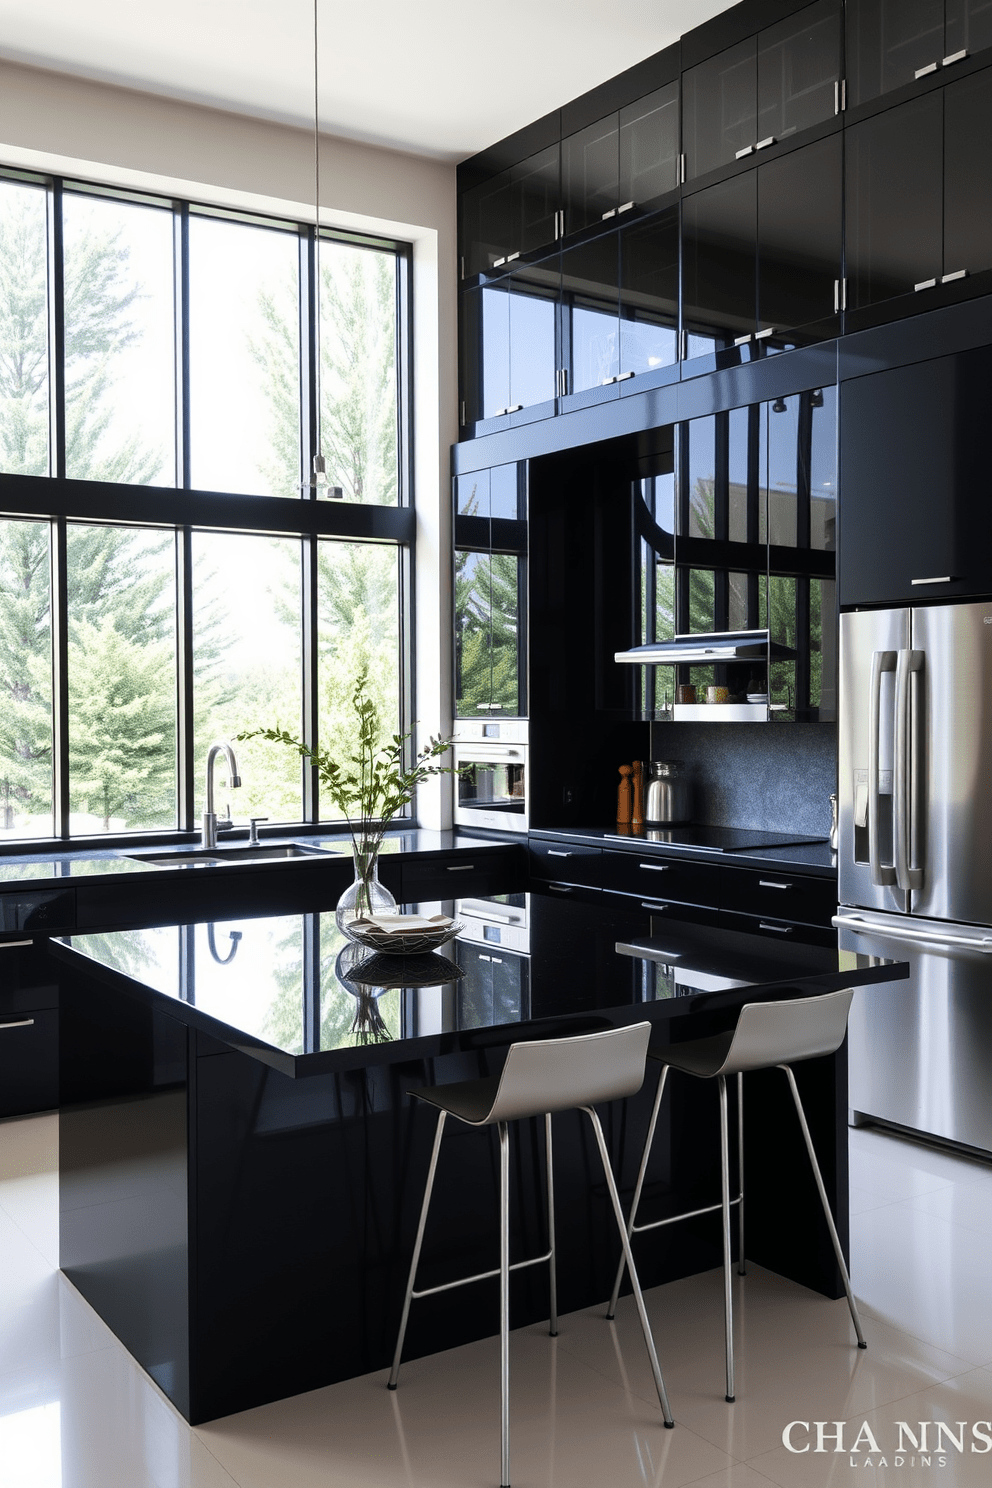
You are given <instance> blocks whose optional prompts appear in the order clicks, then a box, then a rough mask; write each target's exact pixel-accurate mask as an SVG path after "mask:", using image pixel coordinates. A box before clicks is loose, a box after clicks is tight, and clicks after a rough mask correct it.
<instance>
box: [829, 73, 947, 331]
mask: <svg viewBox="0 0 992 1488" xmlns="http://www.w3.org/2000/svg"><path fill="white" fill-rule="evenodd" d="M942 120H943V99H942V96H941V94H940V93H939V92H936V93H928V94H926V95H925V96H924V97H922V98H916V99H913V100H912V102H910V103H904V104H902V105H901V106H900V107H898V108H894V109H889V110H888V111H887V112H886V113H883V114H876V115H875V116H874V118H871V119H866V120H865V121H864V122H863V123H861V124H856V125H854V126H853V128H851V129H848V130H847V131H846V146H847V162H846V180H845V187H846V247H847V309H848V310H849V311H851V312H857V311H859V310H862V309H864V308H865V307H867V306H870V305H874V304H876V303H878V302H879V301H882V300H891V299H894V298H895V297H896V296H898V295H907V294H908V295H912V294H913V292H914V289H915V286H916V285H917V284H923V283H926V282H927V281H932V280H933V279H935V278H939V277H940V275H941V273H942V268H941V264H942V259H943V247H942V224H941V195H942V191H941V169H942V164H943V142H942ZM912 308H914V309H915V308H922V307H921V306H920V307H917V306H915V305H914V306H913V307H912ZM854 324H855V325H857V324H858V322H857V321H855V322H854Z"/></svg>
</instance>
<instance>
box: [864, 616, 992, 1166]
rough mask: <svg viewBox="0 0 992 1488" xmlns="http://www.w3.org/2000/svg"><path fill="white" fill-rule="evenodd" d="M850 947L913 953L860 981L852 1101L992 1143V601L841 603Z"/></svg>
mask: <svg viewBox="0 0 992 1488" xmlns="http://www.w3.org/2000/svg"><path fill="white" fill-rule="evenodd" d="M838 717H839V728H840V738H839V759H838V769H839V777H838V794H839V797H840V803H839V804H840V813H839V841H838V888H839V898H840V909H839V911H838V915H837V920H836V923H837V925H838V932H839V936H840V942H839V943H840V946H841V948H842V949H847V950H851V951H856V952H859V953H861V954H864V955H869V956H871V955H875V956H888V957H896V958H898V959H899V960H905V961H908V962H909V963H910V966H911V976H910V980H909V981H908V982H905V981H903V982H893V983H892V984H891V985H888V986H879V987H871V988H865V989H864V990H862V991H861V992H858V993H857V994H856V995H855V1003H854V1007H853V1009H852V1018H851V1037H850V1050H851V1057H850V1105H851V1108H852V1110H853V1112H854V1113H855V1114H856V1116H857V1115H861V1116H872V1117H877V1118H881V1119H883V1120H885V1121H890V1122H894V1123H897V1124H898V1125H900V1126H905V1127H910V1128H913V1129H915V1130H917V1131H920V1132H925V1133H929V1134H931V1135H933V1136H937V1137H941V1138H944V1139H946V1140H949V1141H952V1142H958V1143H963V1144H966V1145H968V1146H970V1147H977V1148H983V1149H985V1150H987V1151H992V602H986V603H980V604H960V605H941V606H934V607H930V606H923V605H921V606H919V607H907V608H905V609H893V610H872V611H860V612H855V613H845V614H842V615H841V617H840V698H839V714H838Z"/></svg>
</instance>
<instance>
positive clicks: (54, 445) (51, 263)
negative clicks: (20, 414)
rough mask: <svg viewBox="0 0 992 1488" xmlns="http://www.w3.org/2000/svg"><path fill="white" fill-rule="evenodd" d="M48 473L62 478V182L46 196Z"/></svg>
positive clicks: (63, 387)
mask: <svg viewBox="0 0 992 1488" xmlns="http://www.w3.org/2000/svg"><path fill="white" fill-rule="evenodd" d="M48 285H49V295H48V365H49V383H48V386H49V394H48V410H49V429H50V434H49V447H48V461H49V472H50V474H51V475H53V476H55V478H56V479H57V480H64V479H65V259H64V255H63V241H62V182H61V180H60V179H59V178H58V177H56V178H55V179H54V180H53V181H52V184H51V187H50V189H49V193H48Z"/></svg>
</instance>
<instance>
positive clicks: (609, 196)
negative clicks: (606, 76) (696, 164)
mask: <svg viewBox="0 0 992 1488" xmlns="http://www.w3.org/2000/svg"><path fill="white" fill-rule="evenodd" d="M678 105H679V85H678V83H677V82H673V83H669V84H668V85H667V86H666V87H664V88H659V89H657V90H656V91H655V92H654V93H650V94H648V96H647V97H646V98H642V99H639V100H638V101H637V102H636V103H632V104H629V105H628V106H627V107H625V108H622V109H620V110H619V111H618V112H616V113H612V114H609V115H607V117H606V118H603V119H599V120H597V121H596V122H595V123H594V124H590V125H588V126H587V127H586V128H585V129H580V130H577V131H576V132H575V133H574V134H570V135H568V136H567V137H566V138H565V139H564V140H563V141H562V147H561V169H562V206H563V209H564V231H565V234H566V235H571V234H572V233H575V232H581V231H583V230H584V229H585V228H588V227H591V226H593V224H595V223H598V222H608V221H610V220H612V219H613V218H614V217H618V216H619V217H620V218H622V217H623V216H624V214H625V213H627V212H630V211H632V210H634V209H635V208H636V209H639V210H642V211H643V210H650V209H651V207H652V206H653V205H654V204H655V203H656V202H657V201H658V200H659V199H660V198H661V197H663V196H665V195H666V194H667V193H668V192H670V191H674V190H675V188H676V187H677V186H678V153H679V106H678Z"/></svg>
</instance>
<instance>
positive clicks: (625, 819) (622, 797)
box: [617, 765, 634, 827]
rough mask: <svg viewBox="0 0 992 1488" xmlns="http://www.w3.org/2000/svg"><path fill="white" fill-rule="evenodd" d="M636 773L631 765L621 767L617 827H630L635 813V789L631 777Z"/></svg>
mask: <svg viewBox="0 0 992 1488" xmlns="http://www.w3.org/2000/svg"><path fill="white" fill-rule="evenodd" d="M633 773H634V771H633V768H632V767H631V766H630V765H621V766H620V784H619V786H618V787H617V826H618V827H629V826H630V818H631V813H632V811H633V804H634V803H633V789H632V787H631V784H630V777H631V775H633Z"/></svg>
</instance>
